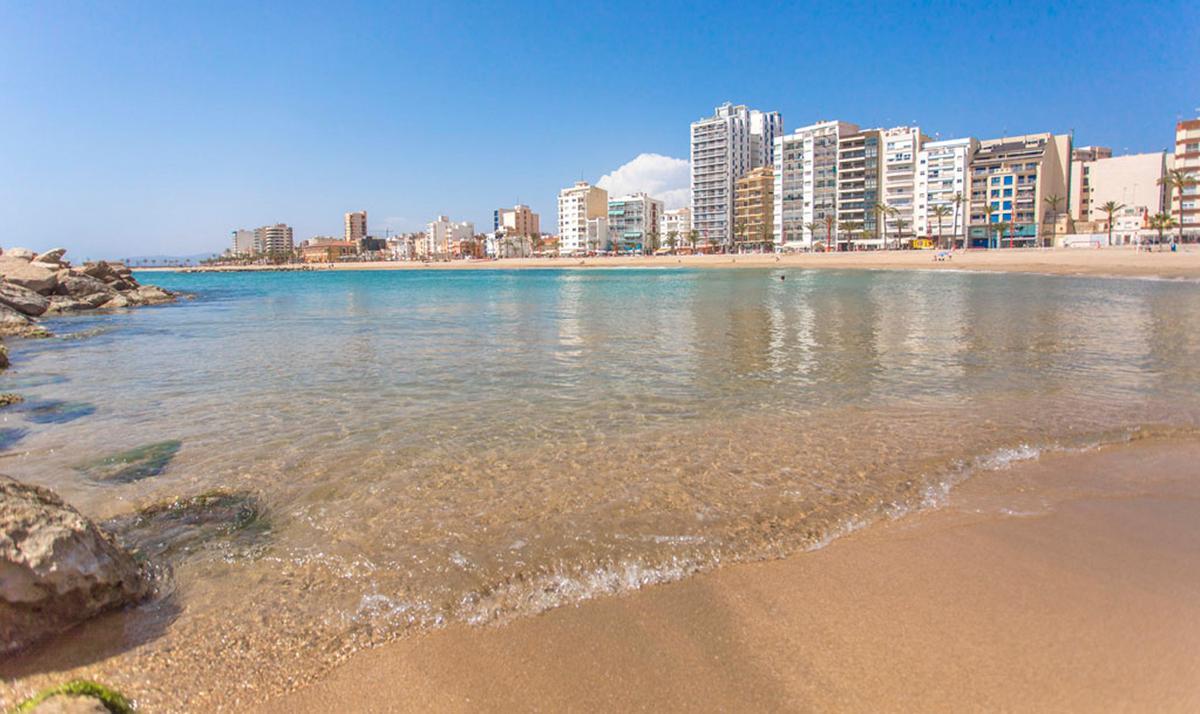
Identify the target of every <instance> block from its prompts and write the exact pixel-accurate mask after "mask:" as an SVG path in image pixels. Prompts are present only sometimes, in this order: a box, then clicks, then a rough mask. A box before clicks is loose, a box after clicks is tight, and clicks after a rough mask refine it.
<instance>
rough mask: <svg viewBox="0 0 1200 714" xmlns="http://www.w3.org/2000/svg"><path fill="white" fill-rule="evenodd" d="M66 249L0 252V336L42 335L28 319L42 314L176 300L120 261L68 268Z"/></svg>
mask: <svg viewBox="0 0 1200 714" xmlns="http://www.w3.org/2000/svg"><path fill="white" fill-rule="evenodd" d="M66 252H67V251H66V249H64V248H55V249H53V250H48V251H46V252H45V253H42V254H41V255H34V253H33V251H31V250H26V249H25V248H9V249H8V250H6V251H3V253H2V254H0V336H4V335H16V336H37V335H43V334H45V332H44V331H43V330H41V328H39V327H37V324H36V322H35V321H34V319H33V318H36V317H40V316H42V315H46V314H52V315H61V314H64V313H75V312H84V311H88V310H97V309H105V310H111V309H119V308H125V307H136V306H139V305H158V304H161V303H165V302H171V301H173V300H175V298H176V295H175V293H173V292H171V291H169V290H164V289H162V288H160V287H156V286H154V285H141V284H139V283H138V281H137V279H136V278H134V277H133V271H132V270H130V269H129V268H128V267H127V266H125V265H122V264H120V263H109V262H107V261H104V260H98V261H95V262H89V263H84V264H83V265H81V266H72V265H71V264H70V263H68V262H67V261H66V260H65V259H64V256H65V255H66ZM0 368H2V367H0Z"/></svg>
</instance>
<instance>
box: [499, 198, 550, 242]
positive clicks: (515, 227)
mask: <svg viewBox="0 0 1200 714" xmlns="http://www.w3.org/2000/svg"><path fill="white" fill-rule="evenodd" d="M492 230H495V231H503V232H504V234H505V235H507V236H523V237H529V236H532V235H534V234H535V233H541V232H542V228H541V219H540V218H539V217H538V214H536V213H534V212H533V211H532V210H531V209H530V208H529V206H526V205H524V204H521V203H518V204H517V205H515V206H513V207H512V208H497V209H496V210H495V212H494V213H493V214H492Z"/></svg>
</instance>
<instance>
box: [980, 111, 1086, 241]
mask: <svg viewBox="0 0 1200 714" xmlns="http://www.w3.org/2000/svg"><path fill="white" fill-rule="evenodd" d="M1070 159H1071V137H1069V136H1066V135H1057V136H1056V135H1053V134H1049V133H1043V134H1028V135H1025V136H1006V137H1002V138H999V139H988V140H986V141H981V142H979V150H978V151H977V152H975V158H974V160H972V162H971V170H970V175H971V180H970V183H969V189H968V190H969V192H970V211H969V215H970V224H969V225H970V231H969V236H968V241H969V243H970V244H971V245H976V246H991V247H1000V246H1003V247H1011V246H1022V245H1025V246H1030V245H1036V244H1037V243H1038V240H1039V238H1040V237H1043V236H1045V235H1047V234H1048V233H1049V232H1050V231H1051V229H1050V227H1049V226H1047V225H1043V223H1044V218H1045V217H1046V215H1047V202H1046V201H1045V200H1044V199H1045V198H1047V197H1049V196H1060V197H1062V198H1063V199H1064V202H1063V205H1064V206H1065V205H1067V204H1066V200H1065V199H1066V196H1067V170H1068V165H1069V163H1070ZM989 209H990V211H989ZM997 223H1003V224H1004V226H1005V230H1003V231H999V233H1000V235H999V236H997V231H995V230H994V229H993V228H992V227H991V226H993V225H995V224H997ZM997 241H998V243H997Z"/></svg>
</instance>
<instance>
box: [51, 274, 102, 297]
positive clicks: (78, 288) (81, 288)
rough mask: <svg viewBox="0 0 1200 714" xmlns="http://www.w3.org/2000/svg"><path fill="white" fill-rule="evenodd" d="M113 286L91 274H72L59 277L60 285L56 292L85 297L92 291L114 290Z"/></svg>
mask: <svg viewBox="0 0 1200 714" xmlns="http://www.w3.org/2000/svg"><path fill="white" fill-rule="evenodd" d="M112 291H113V290H112V288H110V287H109V286H108V284H106V283H105V282H104V281H103V280H98V279H96V278H93V277H92V276H90V275H71V274H70V273H68V274H67V276H66V277H59V279H58V287H57V288H55V289H54V292H56V293H58V294H59V295H69V296H70V297H83V296H84V295H91V294H92V293H103V292H112Z"/></svg>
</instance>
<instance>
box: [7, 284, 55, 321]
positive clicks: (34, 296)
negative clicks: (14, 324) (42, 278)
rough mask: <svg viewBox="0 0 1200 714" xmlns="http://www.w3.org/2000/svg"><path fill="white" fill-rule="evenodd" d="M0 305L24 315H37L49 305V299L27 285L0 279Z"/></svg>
mask: <svg viewBox="0 0 1200 714" xmlns="http://www.w3.org/2000/svg"><path fill="white" fill-rule="evenodd" d="M0 305H7V306H8V307H11V308H12V309H14V310H16V311H17V312H20V313H22V314H24V315H30V316H32V317H37V316H38V315H41V314H42V313H43V312H45V311H46V308H48V307H50V301H49V300H47V299H46V298H45V297H43V296H42V295H41V294H40V293H36V292H34V291H33V290H30V289H29V288H27V287H23V286H21V285H17V284H16V283H10V282H7V281H0Z"/></svg>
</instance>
